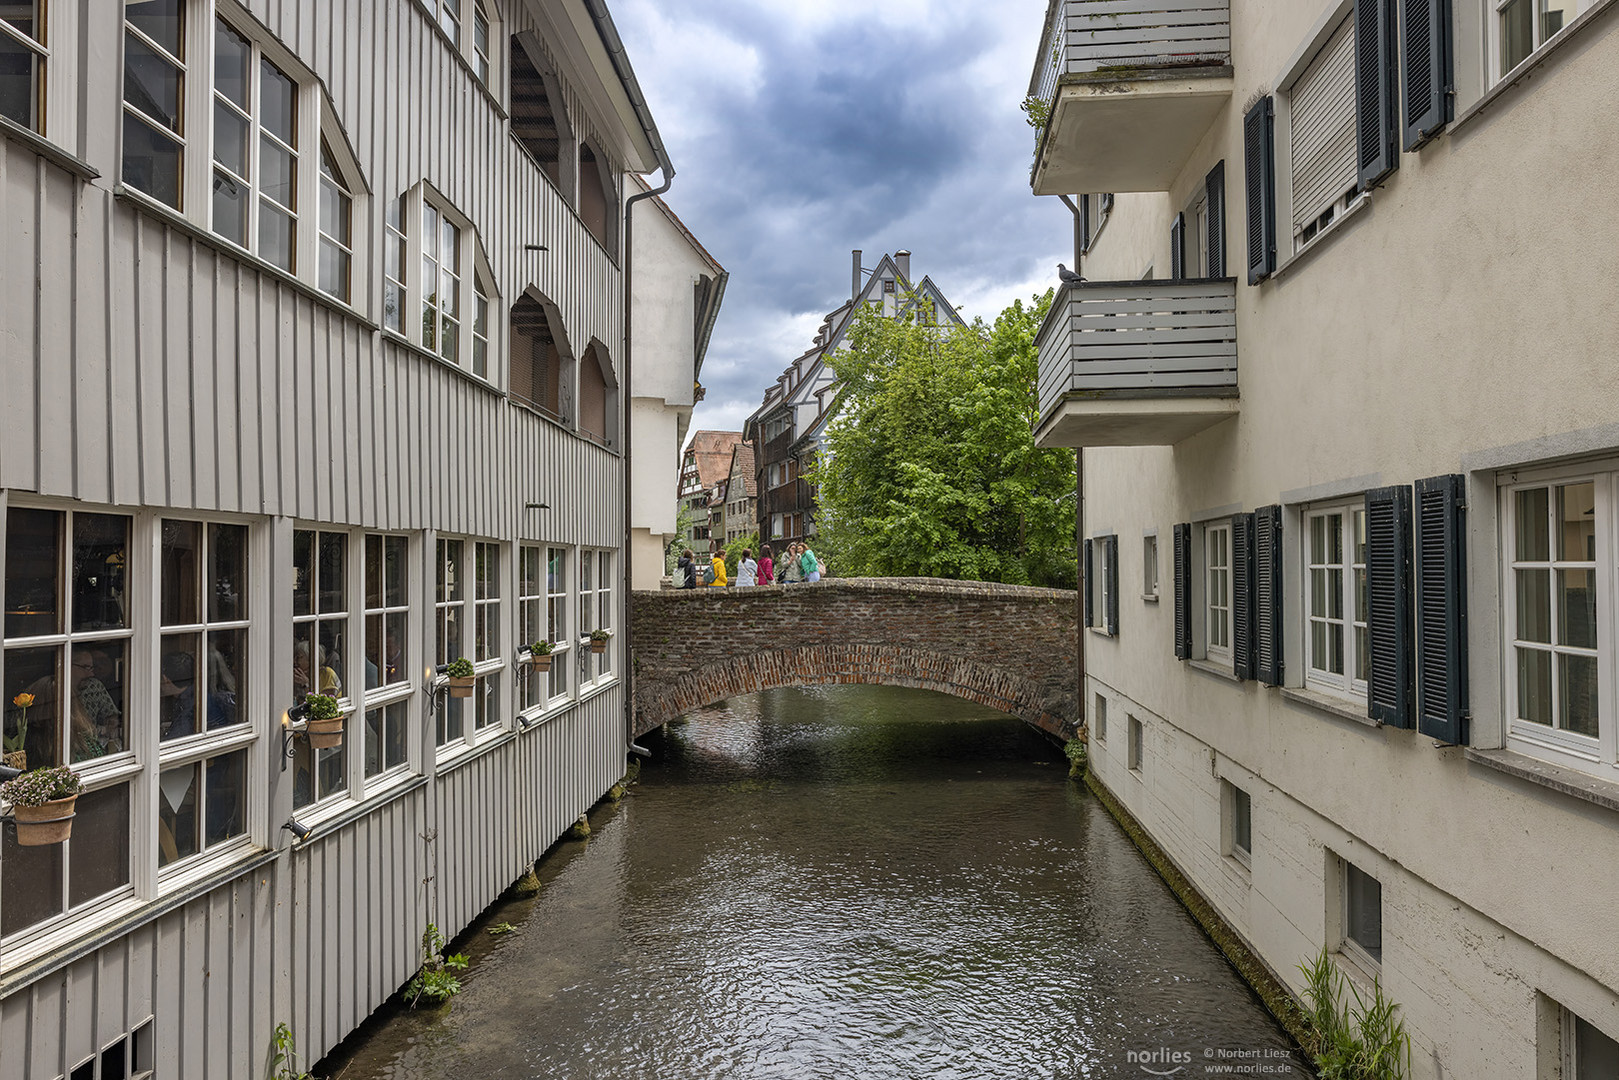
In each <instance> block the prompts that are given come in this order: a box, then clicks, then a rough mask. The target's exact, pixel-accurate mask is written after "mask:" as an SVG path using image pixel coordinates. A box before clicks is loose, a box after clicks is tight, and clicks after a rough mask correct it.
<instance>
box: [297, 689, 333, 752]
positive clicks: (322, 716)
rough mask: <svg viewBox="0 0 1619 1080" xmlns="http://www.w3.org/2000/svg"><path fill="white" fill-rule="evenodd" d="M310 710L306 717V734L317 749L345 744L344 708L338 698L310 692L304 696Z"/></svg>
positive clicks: (305, 703)
mask: <svg viewBox="0 0 1619 1080" xmlns="http://www.w3.org/2000/svg"><path fill="white" fill-rule="evenodd" d="M304 705H305V706H306V707H307V709H308V712H307V713H306V714H305V717H304V736H305V737H306V738H308V739H309V745H310V747H311V748H313V749H315V750H330V749H332V748H333V747H334V746H342V745H343V710H342V708H341V707H340V706H339V705H338V703H337V699H336V698H334V697H331V696H329V695H327V694H310V695H308V696H307V697H305V698H304Z"/></svg>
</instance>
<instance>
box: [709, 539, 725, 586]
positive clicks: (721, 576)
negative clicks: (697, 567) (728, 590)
mask: <svg viewBox="0 0 1619 1080" xmlns="http://www.w3.org/2000/svg"><path fill="white" fill-rule="evenodd" d="M708 565H709V566H711V567H712V568H713V570H714V580H713V581H710V582H709V584H710V585H713V586H714V587H715V588H719V589H723V588H725V552H723V551H721V550H719V549H718V548H715V549H714V557H713V558H712V559H710V560H709V563H708Z"/></svg>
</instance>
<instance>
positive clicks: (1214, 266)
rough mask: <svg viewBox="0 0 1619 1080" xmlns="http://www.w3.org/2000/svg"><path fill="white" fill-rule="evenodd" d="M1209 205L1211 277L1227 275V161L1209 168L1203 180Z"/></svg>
mask: <svg viewBox="0 0 1619 1080" xmlns="http://www.w3.org/2000/svg"><path fill="white" fill-rule="evenodd" d="M1203 193H1204V195H1205V197H1206V198H1207V199H1208V207H1209V235H1208V242H1209V277H1211V278H1223V277H1225V162H1223V161H1222V162H1220V163H1219V164H1218V165H1216V166H1215V167H1214V168H1212V169H1210V170H1209V175H1208V176H1207V177H1206V178H1204V180H1203Z"/></svg>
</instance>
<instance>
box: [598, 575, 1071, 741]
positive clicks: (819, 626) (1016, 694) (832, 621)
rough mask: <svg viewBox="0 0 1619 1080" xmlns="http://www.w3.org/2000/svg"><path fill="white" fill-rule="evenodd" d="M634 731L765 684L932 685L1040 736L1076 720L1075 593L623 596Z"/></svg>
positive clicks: (894, 583) (765, 591)
mask: <svg viewBox="0 0 1619 1080" xmlns="http://www.w3.org/2000/svg"><path fill="white" fill-rule="evenodd" d="M630 604H631V609H632V616H633V624H632V629H631V637H630V646H631V656H632V657H633V658H634V661H633V662H634V673H635V731H636V733H637V734H638V735H639V734H643V733H645V732H647V731H650V730H652V729H653V728H655V727H658V726H659V725H661V724H665V723H667V722H669V721H670V720H673V719H674V718H675V717H677V716H679V715H681V714H682V713H684V712H687V711H688V710H690V709H694V708H699V707H701V706H704V705H710V704H713V703H714V702H717V701H722V700H724V699H725V698H727V697H731V696H733V695H736V694H745V693H751V692H753V691H756V690H765V689H769V688H771V687H777V686H807V685H816V684H822V683H878V684H882V685H886V686H909V687H918V688H921V689H927V690H938V691H942V692H944V693H947V694H952V695H954V696H956V697H961V698H965V699H967V700H969V701H976V702H979V703H981V704H984V705H988V706H990V707H992V708H996V709H1000V710H1002V711H1003V712H1008V713H1011V714H1012V715H1014V716H1018V717H1020V718H1022V719H1023V720H1026V721H1027V722H1029V723H1031V724H1034V725H1036V726H1037V727H1039V728H1041V729H1042V730H1045V731H1047V732H1049V733H1051V734H1052V735H1055V736H1058V737H1066V736H1068V735H1070V734H1071V733H1072V732H1073V730H1074V726H1075V723H1076V720H1077V717H1078V708H1077V702H1076V697H1075V693H1074V687H1075V686H1076V685H1077V683H1076V678H1075V674H1076V673H1075V666H1076V663H1077V651H1078V638H1077V635H1078V633H1079V619H1078V614H1079V612H1078V594H1076V593H1074V592H1071V591H1068V590H1061V589H1034V588H1026V587H1023V586H1019V585H998V584H992V583H987V582H976V581H944V580H940V579H936V578H850V579H834V580H831V581H822V582H817V583H813V584H799V585H788V586H781V585H773V586H761V587H754V588H741V589H739V588H735V587H732V588H725V589H716V588H698V589H692V590H679V589H671V590H664V591H662V592H637V593H634V594H632V596H631V600H630Z"/></svg>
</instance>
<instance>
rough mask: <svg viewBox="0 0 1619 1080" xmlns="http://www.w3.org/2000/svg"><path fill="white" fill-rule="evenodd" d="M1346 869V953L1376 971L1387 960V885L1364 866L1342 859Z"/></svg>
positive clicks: (1344, 921) (1344, 917)
mask: <svg viewBox="0 0 1619 1080" xmlns="http://www.w3.org/2000/svg"><path fill="white" fill-rule="evenodd" d="M1340 866H1341V867H1342V868H1343V913H1342V918H1343V941H1342V943H1341V945H1342V948H1343V950H1344V952H1346V953H1348V954H1349V955H1350V956H1351V957H1353V958H1354V959H1356V960H1358V961H1360V963H1361V966H1362V967H1366V968H1368V969H1369V970H1371V971H1374V972H1375V971H1376V970H1377V968H1378V967H1379V966H1380V965H1381V964H1382V963H1383V886H1382V885H1381V884H1379V883H1378V880H1377V879H1376V878H1374V877H1372V876H1371V875H1370V874H1368V873H1366V872H1365V871H1364V870H1362V869H1361V868H1360V867H1358V866H1356V865H1355V864H1354V863H1352V862H1348V861H1347V860H1341V861H1340Z"/></svg>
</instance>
